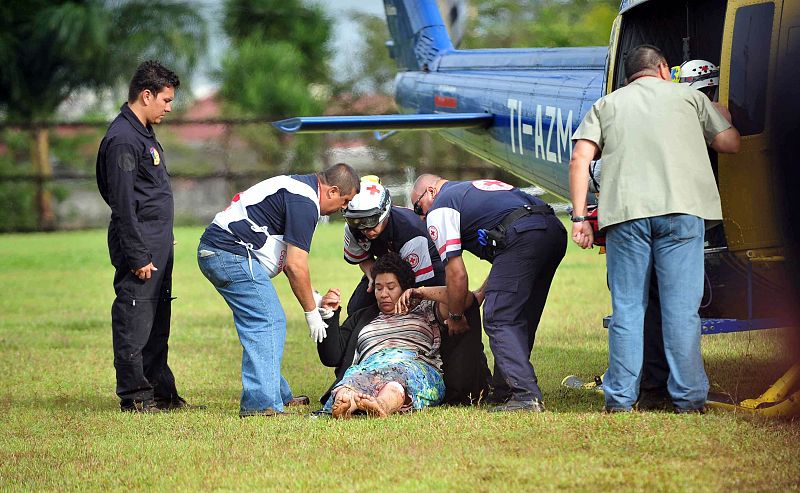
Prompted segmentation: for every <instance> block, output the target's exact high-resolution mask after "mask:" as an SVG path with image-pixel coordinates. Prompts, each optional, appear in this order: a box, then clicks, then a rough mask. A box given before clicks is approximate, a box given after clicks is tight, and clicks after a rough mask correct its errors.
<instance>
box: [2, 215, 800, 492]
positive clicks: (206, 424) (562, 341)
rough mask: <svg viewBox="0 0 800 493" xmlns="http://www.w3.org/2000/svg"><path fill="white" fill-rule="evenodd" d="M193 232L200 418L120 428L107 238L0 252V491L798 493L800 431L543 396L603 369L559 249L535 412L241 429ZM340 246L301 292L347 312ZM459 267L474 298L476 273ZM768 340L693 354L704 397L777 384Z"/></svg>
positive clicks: (580, 276) (278, 423)
mask: <svg viewBox="0 0 800 493" xmlns="http://www.w3.org/2000/svg"><path fill="white" fill-rule="evenodd" d="M201 232H202V229H200V228H180V229H178V230H176V232H175V235H176V238H177V240H178V243H177V245H176V255H175V256H176V261H175V274H174V295H175V296H177V297H178V299H177V301H176V302H175V303H174V305H173V323H172V330H173V333H172V337H171V339H170V343H171V344H170V362H171V366H172V368H173V370H174V372H175V375H176V378H177V381H178V388H179V390H180V391H181V393H182V394H183V395H184V396H185V397H186V398H187V399H189V400H190V402H195V403H203V404H206V405H208V409H207V410H205V411H197V412H181V413H171V414H166V415H157V416H140V415H131V414H123V413H120V412H119V411H118V407H117V399H116V396H115V395H114V369H113V364H112V362H113V358H112V351H111V330H110V307H111V301H112V299H113V290H112V287H111V277H112V268H111V266H110V264H109V262H108V254H107V250H106V244H105V236H106V233H105V231H85V232H71V233H57V234H33V235H4V236H0V372H1V373H2V375H3V377H4V378H3V379H2V383H0V490H48V491H53V490H88V491H97V490H109V489H113V490H117V489H122V488H136V489H144V490H151V491H182V490H211V489H222V490H275V491H287V490H294V491H308V490H316V491H325V490H332V491H346V490H352V491H374V490H384V491H400V490H402V491H487V492H488V491H509V490H511V491H548V490H564V489H567V490H579V491H603V490H606V491H613V490H622V491H634V490H641V491H721V490H735V491H755V490H760V491H787V490H795V491H797V490H800V486H799V485H800V462H799V461H798V452H797V446H798V444H800V422H798V421H795V422H780V421H766V420H763V419H759V418H753V417H749V416H745V415H741V414H732V413H725V412H720V411H714V412H711V413H709V414H707V415H705V416H677V415H674V414H671V413H632V414H628V415H605V414H602V413H601V412H600V411H601V409H602V405H603V404H602V398H601V397H599V396H597V395H593V394H586V393H581V392H578V391H572V390H569V389H565V388H562V387H560V382H561V379H562V378H563V377H564V376H565V375H567V374H572V373H574V374H579V375H584V376H591V375H593V374H599V373H602V372H603V370H604V368H605V365H606V334H605V330H604V329H603V328H602V325H601V319H602V317H603V316H604V315H606V314H608V312H609V296H608V292H607V290H606V288H605V269H604V259H603V257H602V256H599V255H598V254H597V252H596V251H590V252H583V251H580V250H579V249H577V248H575V247H573V246H572V245H571V246H570V250H569V252H568V253H567V257H566V259H565V260H564V263H563V264H562V266H561V268H560V269H559V271H558V273H557V274H556V278H555V281H554V284H553V288H552V292H551V294H550V299H549V302H548V305H547V308H546V309H545V313H544V317H543V319H542V323H541V326H540V328H539V333H538V334H537V340H536V347H535V349H534V354H533V358H532V359H533V362H534V364H535V366H536V369H537V372H538V374H539V378H540V383H541V385H542V389H543V391H544V394H545V403H546V405H547V408H548V412H547V413H543V414H506V415H499V416H498V415H491V414H488V413H486V411H485V409H483V408H434V409H430V410H426V411H423V412H419V413H414V414H413V415H407V416H394V417H391V418H388V419H384V420H374V419H355V420H350V421H344V422H338V421H333V420H327V419H310V418H306V417H304V416H303V415H302V414H297V415H293V416H289V417H285V418H251V419H246V420H241V419H239V417H238V400H239V392H240V380H239V365H240V351H241V350H240V346H239V343H238V339H237V337H236V333H235V330H234V328H233V322H232V318H231V314H230V311H229V310H228V307H227V306H226V305H225V303H224V302H223V300H222V298H220V297H219V295H218V294H217V293H216V292H215V291H214V289H213V288H212V287H211V285H210V284H209V283H208V282H207V281H206V280H205V279H204V278H203V277H202V275H201V274H200V272H199V270H198V269H197V265H196V262H195V248H196V245H197V240H198V238H199V236H200V233H201ZM341 248H342V247H341V226H340V225H338V224H336V225H331V226H327V225H322V226H320V228H319V229H318V231H317V235H316V237H315V241H314V248H313V250H312V254H311V263H312V265H311V270H312V279H313V280H314V285H315V286H316V287H317V288H319V289H320V290H322V289H326V288H328V287H331V286H337V287H340V288H342V292H343V294H345V295H346V294H349V292H350V290H351V289H352V288H353V286H354V285H355V283H356V281H357V279H358V276H359V272H360V271H359V269H358V268H357V267H353V266H350V265H348V264H346V263H345V262H344V260H342V258H341ZM467 266H468V269H469V272H470V274H471V277H470V279H471V285H472V286H477V285H478V284H479V283H480V281H481V280H482V279H483V277H484V276H485V275H486V273H487V272H488V264H485V263H479V262H478V261H476V260H475V259H474V258H471V257H470V258H467ZM277 286H278V291H279V293H280V296H281V299H282V300H283V301H284V307H285V309H286V312H287V316H288V318H289V327H288V340H287V345H286V348H287V349H286V353H285V355H284V370H285V375H286V377H287V378H288V379H289V382H290V383H291V384H292V387H293V390H294V391H295V393H296V394H308V395H311V396H312V402H313V398H315V397H318V396H319V395H320V394H321V393H322V392H323V391H324V390H325V389H326V388H327V387H328V385H329V384H330V383H331V381H332V377H333V373H332V370H331V369H328V368H325V367H323V366H322V365H321V364H320V363H319V362H318V360H317V357H316V351H315V348H314V345H313V344H312V342H311V340H310V339H309V338H308V335H307V329H306V326H305V322H304V321H303V315H302V311H301V310H300V309H299V306H298V305H297V303H296V301H294V299H293V297H292V295H291V292H290V290H289V287H288V283H287V282H286V279H285V277H283V276H281V277H280V278H279V279H277ZM780 335H781V334H780V331H761V332H751V333H744V334H735V335H717V336H707V337H705V338H704V340H703V352H704V356H705V360H706V367H707V370H708V374H709V378H710V379H711V381H712V384H713V386H714V390H716V391H724V392H728V393H731V394H734V395H738V396H740V397H750V396H755V395H757V394H759V393H760V391H761V390H763V389H764V388H765V386H766V385H767V384H768V382H769V381H771V380H774V379H775V378H776V377H778V376H779V375H780V374H781V373H783V371H785V370H786V369H787V368H788V366H789V360H790V355H788V354H786V352H787V350H786V349H784V347H783V345H782V344H781V339H780ZM487 351H488V346H487ZM314 404H316V403H315V402H314ZM316 407H319V406H318V405H315V406H312V408H310V409H304V410H303V411H304V412H308V411H309V410H311V409H313V408H316Z"/></svg>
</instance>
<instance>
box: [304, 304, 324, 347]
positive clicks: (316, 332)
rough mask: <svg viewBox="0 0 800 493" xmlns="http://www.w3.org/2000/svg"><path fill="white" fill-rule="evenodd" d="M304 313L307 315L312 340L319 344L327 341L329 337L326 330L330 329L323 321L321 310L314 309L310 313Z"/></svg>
mask: <svg viewBox="0 0 800 493" xmlns="http://www.w3.org/2000/svg"><path fill="white" fill-rule="evenodd" d="M303 313H305V315H306V323H307V324H308V335H309V336H310V337H311V340H313V341H314V342H316V343H318V344H319V343H320V342H322V340H323V339H325V337H327V336H328V333H327V331H326V330H325V329H327V328H328V324H326V323H325V322H323V321H322V315H320V313H319V309H314V310H311V311H310V312H303Z"/></svg>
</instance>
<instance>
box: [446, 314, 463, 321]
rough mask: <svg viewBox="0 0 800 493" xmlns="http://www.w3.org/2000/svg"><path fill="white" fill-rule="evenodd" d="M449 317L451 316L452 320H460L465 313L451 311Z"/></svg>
mask: <svg viewBox="0 0 800 493" xmlns="http://www.w3.org/2000/svg"><path fill="white" fill-rule="evenodd" d="M447 318H449V319H450V320H455V321H456V322H458V321H459V320H461V319H462V318H464V314H463V313H452V312H449V315H448V317H447Z"/></svg>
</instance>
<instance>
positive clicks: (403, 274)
mask: <svg viewBox="0 0 800 493" xmlns="http://www.w3.org/2000/svg"><path fill="white" fill-rule="evenodd" d="M378 274H394V275H395V276H397V282H398V283H400V287H401V288H403V291H405V290H406V289H409V288H413V287H414V281H415V279H416V276H415V275H414V269H412V268H411V265H410V264H409V263H408V262H406V261H405V260H403V258H402V257H401V256H400V255H398V254H397V253H395V252H386V253H384V254H383V255H381V256H380V257H378V260H376V261H375V264H374V265H373V266H372V278H373V279H375V278H376V277H378Z"/></svg>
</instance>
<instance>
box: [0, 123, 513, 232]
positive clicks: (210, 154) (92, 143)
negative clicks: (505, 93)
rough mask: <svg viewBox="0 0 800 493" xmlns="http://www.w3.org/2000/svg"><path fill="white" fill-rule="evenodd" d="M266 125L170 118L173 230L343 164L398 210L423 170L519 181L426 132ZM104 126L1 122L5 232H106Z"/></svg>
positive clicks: (164, 129)
mask: <svg viewBox="0 0 800 493" xmlns="http://www.w3.org/2000/svg"><path fill="white" fill-rule="evenodd" d="M269 121H270V120H269V119H267V118H250V119H244V118H242V119H221V118H213V119H191V120H189V119H184V120H180V119H173V120H169V121H168V122H165V123H164V124H162V125H159V126H158V127H157V128H156V132H157V136H158V139H159V141H160V142H161V143H162V145H163V147H164V149H165V155H166V160H165V161H166V163H167V166H168V169H169V173H170V179H171V184H172V189H173V195H174V199H175V220H176V224H181V225H201V224H207V223H208V222H209V221H210V220H211V219H212V218H213V216H214V214H216V212H218V211H220V210H222V209H223V208H224V207H226V206H227V205H228V203H229V201H230V198H231V197H232V196H233V195H234V194H235V193H236V192H238V191H240V190H243V189H245V188H247V187H249V186H251V185H253V184H255V183H257V182H259V181H261V180H264V179H266V178H269V177H271V176H275V175H278V174H289V173H298V174H301V173H311V172H314V171H318V170H321V169H324V168H325V167H326V166H328V165H331V164H334V163H337V162H346V163H348V164H350V165H352V166H353V167H355V168H356V169H357V170H358V171H359V172H360V173H362V174H377V175H378V176H380V177H381V179H382V180H383V183H384V184H385V185H386V186H387V187H388V188H389V190H390V192H391V193H392V197H393V201H394V203H395V204H398V205H407V204H406V202H407V195H408V191H409V188H410V186H411V183H412V182H413V179H414V177H415V176H416V175H417V173H418V172H426V171H432V170H434V171H437V172H440V173H442V174H443V176H444V175H446V176H449V177H451V178H454V179H467V178H472V177H475V178H477V177H483V176H487V174H489V175H491V176H494V177H501V178H502V177H505V178H506V179H507V180H513V177H508V176H506V175H504V174H503V173H502V172H500V171H499V170H498V169H497V168H494V167H492V166H491V165H489V164H487V163H485V162H483V161H481V160H480V159H478V158H476V157H473V156H469V155H466V153H464V152H463V151H459V150H458V149H456V148H455V147H453V146H452V145H451V144H448V143H441V144H439V143H437V142H436V141H434V140H431V139H432V138H431V137H430V135H429V134H426V133H416V132H415V133H408V134H406V135H398V136H397V137H393V138H392V139H389V140H388V141H382V142H377V141H375V140H374V139H372V137H371V135H369V134H363V133H362V134H330V135H325V136H318V135H317V136H303V135H301V136H293V137H287V136H285V135H281V134H279V133H278V132H277V131H275V130H273V128H272V126H271V125H270V124H269ZM107 127H108V122H105V121H82V122H48V123H47V124H21V123H18V124H14V123H4V124H0V232H10V231H39V230H69V229H86V228H98V227H105V226H106V225H107V224H108V220H109V217H110V210H109V208H108V206H107V205H106V204H105V203H104V202H103V200H102V198H101V197H100V195H99V193H98V191H97V184H96V178H95V161H96V155H97V148H98V146H99V143H100V140H101V139H102V137H103V135H104V133H105V131H106V129H107ZM42 129H45V130H46V131H47V132H46V134H47V135H46V147H47V152H46V155H47V165H46V166H44V168H42V167H41V166H39V167H35V166H34V164H33V163H34V159H33V157H32V156H33V154H34V153H35V152H36V149H37V147H36V146H37V145H38V146H39V151H40V150H41V141H39V142H38V144H37V137H36V136H37V135H41V130H42ZM37 132H38V134H37ZM387 142H388V144H387Z"/></svg>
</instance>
